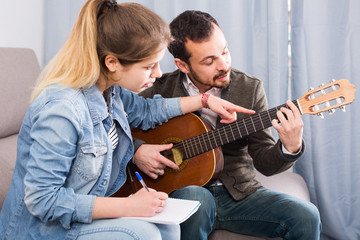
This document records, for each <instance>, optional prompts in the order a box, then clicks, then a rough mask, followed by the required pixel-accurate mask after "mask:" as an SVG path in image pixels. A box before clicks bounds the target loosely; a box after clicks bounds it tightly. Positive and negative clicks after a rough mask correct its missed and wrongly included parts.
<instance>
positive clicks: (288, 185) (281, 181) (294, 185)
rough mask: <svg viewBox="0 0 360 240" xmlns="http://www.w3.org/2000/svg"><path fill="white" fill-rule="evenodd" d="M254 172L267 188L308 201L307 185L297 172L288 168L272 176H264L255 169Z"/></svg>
mask: <svg viewBox="0 0 360 240" xmlns="http://www.w3.org/2000/svg"><path fill="white" fill-rule="evenodd" d="M255 174H256V176H255V178H256V180H258V181H259V182H260V183H261V184H262V185H263V186H264V187H266V188H268V189H271V190H275V191H278V192H281V193H286V194H289V195H292V196H295V197H298V198H300V199H304V200H307V201H310V194H309V190H308V187H307V185H306V183H305V181H304V179H303V177H302V176H300V175H299V174H297V173H294V172H292V171H290V170H288V171H285V172H282V173H279V174H277V175H274V176H270V177H266V176H264V175H262V174H261V173H260V172H258V171H257V170H255Z"/></svg>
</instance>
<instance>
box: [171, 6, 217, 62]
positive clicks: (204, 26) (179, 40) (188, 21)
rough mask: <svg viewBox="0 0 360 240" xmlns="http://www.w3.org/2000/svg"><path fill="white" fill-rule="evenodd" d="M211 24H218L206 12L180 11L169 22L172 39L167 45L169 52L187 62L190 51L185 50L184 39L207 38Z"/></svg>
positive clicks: (201, 39) (209, 34)
mask: <svg viewBox="0 0 360 240" xmlns="http://www.w3.org/2000/svg"><path fill="white" fill-rule="evenodd" d="M213 24H216V25H217V26H219V24H218V23H217V21H216V20H215V19H214V18H213V17H212V16H211V15H210V14H208V13H205V12H201V11H194V10H188V11H185V12H183V13H181V14H180V15H179V16H177V17H176V18H175V19H174V20H173V21H172V22H171V23H170V30H171V34H172V36H173V41H172V42H171V43H170V45H169V47H168V49H169V52H170V53H171V54H172V55H173V56H174V57H175V58H179V59H181V60H182V61H184V62H186V63H188V64H189V58H190V53H188V52H187V51H186V48H185V43H186V41H187V40H191V41H193V42H201V41H203V40H205V39H208V38H209V37H210V36H211V34H212V32H213V29H214V26H213Z"/></svg>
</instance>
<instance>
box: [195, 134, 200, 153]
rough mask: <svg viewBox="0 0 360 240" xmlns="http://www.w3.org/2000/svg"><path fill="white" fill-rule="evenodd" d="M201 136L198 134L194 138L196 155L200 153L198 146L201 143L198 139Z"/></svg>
mask: <svg viewBox="0 0 360 240" xmlns="http://www.w3.org/2000/svg"><path fill="white" fill-rule="evenodd" d="M198 138H199V137H198V136H196V137H195V138H194V142H195V144H194V145H195V148H196V155H199V153H200V152H199V148H198V145H199V143H197V139H198Z"/></svg>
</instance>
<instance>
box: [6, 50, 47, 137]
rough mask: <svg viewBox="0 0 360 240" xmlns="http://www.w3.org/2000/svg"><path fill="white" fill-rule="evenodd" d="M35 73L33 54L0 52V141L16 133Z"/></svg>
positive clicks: (20, 51)
mask: <svg viewBox="0 0 360 240" xmlns="http://www.w3.org/2000/svg"><path fill="white" fill-rule="evenodd" d="M39 73H40V66H39V63H38V61H37V58H36V55H35V53H34V51H33V50H31V49H26V48H0V84H1V97H0V112H1V117H0V138H4V137H7V136H10V135H12V134H15V133H18V132H19V129H20V126H21V123H22V120H23V118H24V115H25V112H26V110H27V108H28V106H29V103H30V96H31V92H32V89H33V86H34V83H35V79H36V78H37V77H38V75H39Z"/></svg>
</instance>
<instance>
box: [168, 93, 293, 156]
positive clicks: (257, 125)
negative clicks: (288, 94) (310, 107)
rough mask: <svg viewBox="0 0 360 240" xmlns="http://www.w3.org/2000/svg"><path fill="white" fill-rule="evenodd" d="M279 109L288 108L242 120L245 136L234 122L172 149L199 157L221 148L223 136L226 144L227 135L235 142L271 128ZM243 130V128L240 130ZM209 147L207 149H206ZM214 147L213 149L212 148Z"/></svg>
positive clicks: (273, 109) (175, 145) (170, 153)
mask: <svg viewBox="0 0 360 240" xmlns="http://www.w3.org/2000/svg"><path fill="white" fill-rule="evenodd" d="M293 102H294V103H295V104H296V106H297V102H296V100H295V101H293ZM281 107H286V108H289V107H288V106H287V105H285V104H283V105H280V106H278V107H275V108H272V109H270V110H268V111H264V112H261V113H259V114H257V115H256V116H254V117H252V116H250V117H249V118H247V119H243V123H244V127H245V131H246V134H245V133H244V134H242V132H241V129H240V128H239V126H238V124H239V121H240V120H239V121H236V122H233V123H230V124H227V125H225V126H224V127H222V128H218V129H215V130H212V131H210V132H205V133H203V134H200V135H198V136H195V137H192V138H190V139H186V140H184V141H181V142H179V143H175V144H174V148H176V149H179V150H180V151H182V152H183V153H184V154H186V155H187V156H186V158H191V157H193V156H196V155H199V154H201V153H203V152H207V151H210V150H212V149H214V148H216V147H218V146H222V145H224V143H223V141H222V139H223V138H224V136H225V137H226V138H227V139H226V143H229V142H231V140H229V139H228V135H229V133H231V134H232V141H235V140H237V139H240V138H242V136H244V137H245V136H247V135H249V134H251V133H254V132H256V131H258V130H259V129H260V130H263V129H265V128H268V127H270V126H271V120H272V119H275V118H276V112H277V111H278V110H279V109H280V108H281ZM262 115H266V118H267V119H266V120H267V121H268V122H267V123H268V124H265V125H266V126H264V121H263V119H262V117H263V118H264V117H265V116H262ZM246 122H247V123H248V127H249V126H250V123H251V124H252V125H253V126H252V131H250V132H249V131H248V130H247V127H246V124H247V123H246ZM234 128H236V131H234V130H233V129H234ZM242 129H244V128H242ZM214 132H218V134H217V135H216V136H215V135H214ZM210 134H213V137H212V138H204V135H210ZM200 138H202V139H209V141H208V140H203V141H201V139H200ZM219 142H221V144H219ZM186 143H189V144H188V145H189V146H191V148H192V149H189V147H185V146H184V144H186ZM201 143H204V144H203V145H205V149H206V151H201V152H199V148H198V147H197V146H201V147H200V148H201V149H202V145H200V144H201ZM194 146H195V148H196V151H195V149H194ZM208 146H209V147H208ZM214 146H215V147H214ZM185 149H188V151H186V150H185ZM171 155H172V152H171V150H167V151H164V156H165V157H170V156H171Z"/></svg>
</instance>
